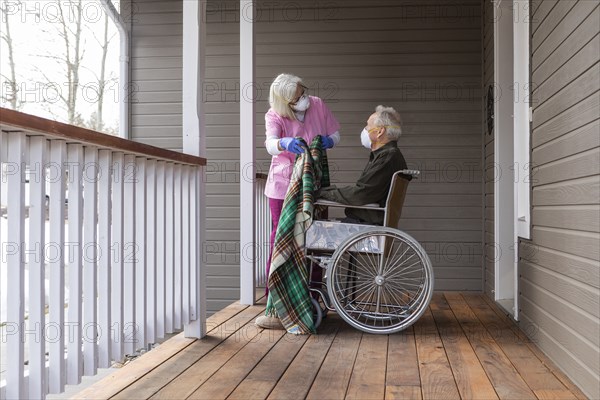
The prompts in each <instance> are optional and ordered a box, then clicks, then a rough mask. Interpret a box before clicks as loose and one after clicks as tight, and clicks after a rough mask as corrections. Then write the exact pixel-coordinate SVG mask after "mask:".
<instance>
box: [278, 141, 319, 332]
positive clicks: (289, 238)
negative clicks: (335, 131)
mask: <svg viewBox="0 0 600 400" xmlns="http://www.w3.org/2000/svg"><path fill="white" fill-rule="evenodd" d="M302 144H303V145H304V146H305V152H304V153H302V154H299V155H298V156H297V157H296V161H295V163H294V169H293V171H292V177H291V180H290V185H289V187H288V191H287V193H286V196H285V200H284V202H283V208H282V211H281V217H280V219H279V225H278V227H277V232H276V234H275V243H274V246H273V255H272V257H271V269H270V273H269V278H268V286H269V297H268V299H267V309H266V314H267V315H271V316H278V317H279V319H280V320H281V322H282V323H283V326H285V328H286V329H287V331H288V332H289V333H292V334H309V333H315V332H316V329H315V326H314V323H313V312H312V303H311V300H310V299H311V298H310V292H309V290H308V279H309V277H308V266H307V263H306V262H305V259H304V239H305V237H304V235H305V232H306V230H307V229H308V227H309V226H310V225H311V224H312V221H313V218H314V217H318V215H315V213H319V212H320V211H321V210H320V208H319V209H315V207H314V196H313V194H314V192H315V191H317V190H318V189H320V188H321V187H326V186H329V167H328V163H327V153H326V151H325V150H323V147H322V138H321V136H317V137H315V138H314V139H313V141H312V143H311V144H310V146H307V145H306V142H304V140H302ZM306 149H308V151H306Z"/></svg>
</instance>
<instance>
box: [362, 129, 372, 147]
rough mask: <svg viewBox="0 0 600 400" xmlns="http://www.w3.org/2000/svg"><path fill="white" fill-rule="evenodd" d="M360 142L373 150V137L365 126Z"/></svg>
mask: <svg viewBox="0 0 600 400" xmlns="http://www.w3.org/2000/svg"><path fill="white" fill-rule="evenodd" d="M360 142H361V143H362V145H363V146H364V147H366V148H367V149H369V150H371V138H370V137H369V131H367V128H364V129H363V130H362V132H361V133H360Z"/></svg>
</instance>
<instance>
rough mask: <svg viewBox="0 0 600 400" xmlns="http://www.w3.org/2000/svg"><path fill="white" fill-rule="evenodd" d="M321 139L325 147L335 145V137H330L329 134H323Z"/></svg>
mask: <svg viewBox="0 0 600 400" xmlns="http://www.w3.org/2000/svg"><path fill="white" fill-rule="evenodd" d="M321 140H322V142H323V148H324V149H330V148H332V147H333V145H334V143H333V139H332V138H330V137H329V136H321Z"/></svg>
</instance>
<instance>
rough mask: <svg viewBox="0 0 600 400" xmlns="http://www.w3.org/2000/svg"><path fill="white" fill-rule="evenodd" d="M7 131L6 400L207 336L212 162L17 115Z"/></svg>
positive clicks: (2, 240) (0, 143)
mask: <svg viewBox="0 0 600 400" xmlns="http://www.w3.org/2000/svg"><path fill="white" fill-rule="evenodd" d="M0 126H1V128H2V132H1V140H0V162H1V165H2V182H1V185H0V198H1V199H3V201H2V202H1V214H2V216H1V217H0V220H1V221H2V223H3V224H5V225H6V226H7V227H8V228H7V229H3V230H2V232H1V234H0V244H1V247H2V264H0V268H3V269H5V271H2V272H3V275H0V276H2V277H5V282H0V287H1V288H2V291H6V292H5V293H3V294H2V297H0V299H1V300H0V302H5V303H6V304H5V305H6V316H5V318H3V319H4V321H0V322H2V323H3V325H2V326H0V328H1V329H2V350H4V349H6V353H7V356H6V366H5V379H4V380H3V381H2V382H1V384H0V398H3V399H4V398H7V399H24V398H35V399H43V398H45V396H46V394H47V393H61V392H63V391H64V387H65V384H78V383H80V382H81V377H82V375H94V374H96V372H97V368H99V367H100V368H106V367H109V366H110V365H111V362H112V361H113V360H115V361H121V360H122V359H123V358H124V355H125V354H134V353H136V352H137V351H139V350H142V349H146V348H147V346H148V345H149V344H151V343H155V342H156V341H157V340H158V339H159V338H162V337H164V336H165V334H166V333H173V332H174V331H177V330H181V329H184V328H185V331H186V335H187V336H191V337H201V336H203V335H204V332H205V326H204V324H205V320H206V316H205V312H204V310H205V307H204V304H205V302H204V295H205V290H204V287H203V285H204V279H203V275H202V273H203V268H201V260H200V252H199V250H198V249H200V248H201V247H200V239H201V238H200V232H201V230H200V227H201V226H202V225H203V221H200V218H201V216H202V215H203V213H201V212H200V211H201V210H200V207H204V204H199V202H198V198H199V196H198V193H200V190H201V189H202V185H203V181H204V180H203V176H202V174H203V173H204V168H203V166H204V165H206V160H204V159H202V158H199V157H194V156H190V155H186V154H182V153H177V152H172V151H168V150H164V149H159V148H155V147H152V146H147V145H144V144H141V143H136V142H131V141H127V140H124V139H120V138H116V137H112V136H108V135H103V134H100V133H97V132H93V131H89V130H86V129H81V128H77V127H73V126H70V125H65V124H60V123H56V122H53V121H49V120H45V119H42V118H38V117H33V116H30V115H27V114H22V113H19V112H15V111H12V110H6V109H0ZM4 273H5V275H4ZM2 285H4V286H2ZM6 299H7V300H8V301H6ZM26 350H27V352H26ZM26 354H28V357H27V358H26ZM46 354H48V357H46ZM25 364H27V367H25Z"/></svg>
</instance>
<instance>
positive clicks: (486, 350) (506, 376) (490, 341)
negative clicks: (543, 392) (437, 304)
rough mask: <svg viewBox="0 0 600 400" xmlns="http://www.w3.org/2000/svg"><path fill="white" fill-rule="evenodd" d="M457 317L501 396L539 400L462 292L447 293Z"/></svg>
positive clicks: (449, 302) (502, 397)
mask: <svg viewBox="0 0 600 400" xmlns="http://www.w3.org/2000/svg"><path fill="white" fill-rule="evenodd" d="M444 296H445V297H446V300H447V301H448V304H449V305H450V307H451V309H452V311H453V312H454V315H455V316H456V319H457V320H458V321H459V323H460V325H461V327H462V329H463V331H464V333H465V335H466V336H467V338H468V339H469V341H470V342H471V345H472V346H473V350H474V351H475V353H476V354H477V357H478V358H479V361H480V362H481V364H482V366H483V368H484V370H485V372H486V373H487V376H488V378H489V380H490V381H491V383H492V385H493V386H494V389H495V390H496V393H497V394H498V397H499V398H501V399H509V398H512V399H515V398H517V399H535V398H536V397H535V394H534V393H533V392H532V391H531V389H530V388H529V387H528V386H527V384H526V383H525V382H524V381H523V378H522V377H521V376H520V375H519V373H518V372H517V370H516V369H515V367H514V366H513V365H512V364H511V362H510V360H509V359H508V358H507V357H506V355H505V354H504V353H503V351H502V349H501V348H500V346H498V344H497V343H496V342H495V341H494V338H493V337H492V336H491V335H490V334H489V332H487V330H486V329H485V327H484V326H483V325H482V324H481V323H480V322H479V320H478V319H477V317H476V316H475V314H474V313H473V311H471V309H470V308H469V306H468V305H467V303H466V302H465V301H464V299H463V298H462V296H461V294H460V293H450V292H448V293H445V294H444Z"/></svg>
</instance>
